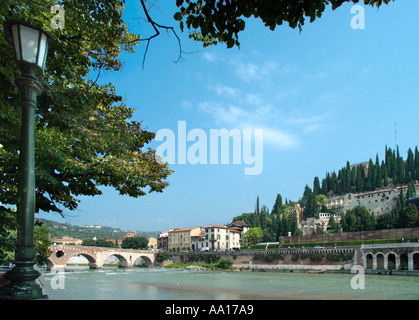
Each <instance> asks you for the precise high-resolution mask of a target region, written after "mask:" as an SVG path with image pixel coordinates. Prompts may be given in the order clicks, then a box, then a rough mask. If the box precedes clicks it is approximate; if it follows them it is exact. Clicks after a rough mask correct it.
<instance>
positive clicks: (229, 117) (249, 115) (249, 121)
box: [198, 101, 298, 149]
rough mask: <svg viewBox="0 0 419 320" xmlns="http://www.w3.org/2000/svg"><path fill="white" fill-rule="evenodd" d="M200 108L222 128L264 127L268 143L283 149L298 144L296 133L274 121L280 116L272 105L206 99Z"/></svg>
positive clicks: (265, 138) (264, 134)
mask: <svg viewBox="0 0 419 320" xmlns="http://www.w3.org/2000/svg"><path fill="white" fill-rule="evenodd" d="M198 109H199V110H200V111H201V112H204V113H207V114H210V115H211V116H212V117H213V118H214V120H215V122H216V124H217V125H219V126H220V128H222V127H223V126H226V127H227V129H232V128H235V129H239V130H243V129H252V130H255V129H263V137H264V142H266V145H269V146H272V147H275V148H280V149H283V148H293V147H295V146H296V145H297V144H298V138H297V137H296V136H295V135H294V134H292V133H288V132H286V131H285V130H281V129H280V128H278V123H277V122H276V121H274V120H275V119H277V118H278V116H277V115H276V114H275V109H274V108H273V107H272V106H269V105H261V106H256V107H253V108H250V109H245V108H243V107H238V106H237V105H234V104H228V105H225V104H223V103H221V102H208V101H206V102H202V103H200V104H199V107H198Z"/></svg>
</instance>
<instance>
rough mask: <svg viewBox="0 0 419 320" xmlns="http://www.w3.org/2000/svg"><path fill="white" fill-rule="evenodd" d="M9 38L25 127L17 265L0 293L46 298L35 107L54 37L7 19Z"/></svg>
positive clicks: (19, 190)
mask: <svg viewBox="0 0 419 320" xmlns="http://www.w3.org/2000/svg"><path fill="white" fill-rule="evenodd" d="M4 30H5V35H6V39H7V40H8V41H9V42H10V43H11V44H12V45H13V46H14V48H15V53H16V60H17V64H18V68H19V70H20V72H21V77H20V79H19V81H18V87H19V90H20V93H21V100H22V103H21V104H22V128H21V140H20V155H19V189H18V204H17V211H18V223H17V242H16V247H15V267H14V268H13V269H12V270H11V271H9V272H8V273H6V275H5V277H6V278H7V279H8V280H10V284H9V285H7V286H4V287H2V288H1V292H0V297H5V298H10V299H39V298H45V297H46V296H44V295H43V294H42V289H41V287H40V286H39V285H38V284H37V283H36V282H35V280H36V279H37V278H38V277H39V276H40V273H39V272H38V271H36V270H35V269H34V268H33V265H34V264H35V261H34V260H35V249H34V240H33V234H34V216H35V108H36V98H37V96H38V95H39V94H40V93H41V92H42V85H41V83H40V82H39V81H38V78H37V77H41V76H42V75H43V70H44V67H45V62H46V58H47V54H48V52H50V53H51V54H52V53H53V46H54V40H53V38H52V36H51V35H49V34H48V33H47V32H45V31H43V30H41V29H39V28H37V27H34V26H32V25H31V24H28V23H22V22H17V21H10V22H5V23H4Z"/></svg>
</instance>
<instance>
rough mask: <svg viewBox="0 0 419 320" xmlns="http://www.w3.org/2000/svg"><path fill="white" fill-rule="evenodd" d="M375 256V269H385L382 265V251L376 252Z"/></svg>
mask: <svg viewBox="0 0 419 320" xmlns="http://www.w3.org/2000/svg"><path fill="white" fill-rule="evenodd" d="M375 258H376V259H377V267H376V269H385V267H384V254H383V253H382V252H380V253H377V255H376V256H375Z"/></svg>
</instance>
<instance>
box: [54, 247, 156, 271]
mask: <svg viewBox="0 0 419 320" xmlns="http://www.w3.org/2000/svg"><path fill="white" fill-rule="evenodd" d="M49 249H50V250H51V251H52V253H51V255H50V256H49V258H48V261H47V268H48V269H49V270H51V269H52V268H65V266H66V264H67V262H68V261H69V260H70V259H71V258H72V257H74V256H83V257H85V258H86V259H87V260H88V261H89V267H90V268H91V269H96V268H101V267H102V266H103V264H104V262H105V260H106V259H107V258H109V257H110V256H115V257H117V258H118V259H119V267H122V268H130V267H133V266H135V265H136V264H138V262H139V261H140V258H141V259H143V260H144V261H145V263H146V265H153V264H154V262H155V259H156V254H155V253H154V252H152V251H141V250H131V249H120V248H101V247H85V246H69V245H53V246H50V247H49Z"/></svg>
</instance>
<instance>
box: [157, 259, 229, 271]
mask: <svg viewBox="0 0 419 320" xmlns="http://www.w3.org/2000/svg"><path fill="white" fill-rule="evenodd" d="M191 266H193V267H197V268H204V269H206V270H214V271H217V270H232V269H233V262H232V261H231V260H229V259H219V260H218V261H217V262H215V263H202V264H201V263H172V264H169V265H167V266H165V267H164V268H187V267H191Z"/></svg>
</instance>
